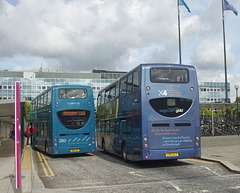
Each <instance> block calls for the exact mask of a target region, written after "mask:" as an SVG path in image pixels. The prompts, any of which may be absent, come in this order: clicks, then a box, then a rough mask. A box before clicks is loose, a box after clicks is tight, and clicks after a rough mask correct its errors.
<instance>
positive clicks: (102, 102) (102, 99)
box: [101, 92, 105, 105]
mask: <svg viewBox="0 0 240 193" xmlns="http://www.w3.org/2000/svg"><path fill="white" fill-rule="evenodd" d="M104 95H105V92H102V96H101V105H103V104H104V99H105V96H104Z"/></svg>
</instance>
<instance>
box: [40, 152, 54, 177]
mask: <svg viewBox="0 0 240 193" xmlns="http://www.w3.org/2000/svg"><path fill="white" fill-rule="evenodd" d="M41 156H42V158H43V160H44V162H45V164H46V166H47V168H48V171H49V172H50V174H51V176H55V174H54V173H53V171H52V169H51V167H50V166H49V164H48V162H47V160H46V158H45V157H44V155H43V154H42V153H41Z"/></svg>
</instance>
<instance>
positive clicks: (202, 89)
mask: <svg viewBox="0 0 240 193" xmlns="http://www.w3.org/2000/svg"><path fill="white" fill-rule="evenodd" d="M198 85H199V99H200V103H224V102H225V98H226V92H225V82H199V83H198ZM227 89H228V102H230V83H228V84H227Z"/></svg>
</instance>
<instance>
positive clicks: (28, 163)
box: [0, 135, 240, 193]
mask: <svg viewBox="0 0 240 193" xmlns="http://www.w3.org/2000/svg"><path fill="white" fill-rule="evenodd" d="M0 141H1V142H0V144H1V145H0V190H1V193H21V192H24V193H42V192H44V193H55V192H56V193H57V192H64V193H65V192H66V191H64V190H60V189H46V188H45V187H44V185H43V183H42V181H41V180H40V178H39V177H38V174H37V171H36V169H35V167H34V162H33V158H32V149H31V146H24V150H23V155H22V159H21V161H22V163H21V176H22V183H21V184H22V186H21V188H20V189H16V188H15V187H16V183H15V157H14V156H15V155H14V141H13V140H12V139H7V140H1V139H0ZM201 147H202V156H201V159H203V160H208V161H213V162H217V163H219V164H221V165H222V166H224V167H225V168H227V169H228V170H229V171H231V172H234V173H238V174H240V136H237V135H233V136H215V137H202V138H201Z"/></svg>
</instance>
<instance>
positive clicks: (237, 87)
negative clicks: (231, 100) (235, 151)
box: [234, 85, 239, 136]
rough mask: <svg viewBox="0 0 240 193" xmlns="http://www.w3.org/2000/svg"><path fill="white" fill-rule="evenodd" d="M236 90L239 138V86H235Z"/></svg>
mask: <svg viewBox="0 0 240 193" xmlns="http://www.w3.org/2000/svg"><path fill="white" fill-rule="evenodd" d="M234 88H235V90H236V100H237V129H238V136H239V113H238V89H239V86H238V85H235V86H234Z"/></svg>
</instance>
